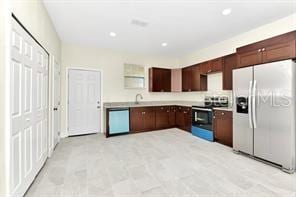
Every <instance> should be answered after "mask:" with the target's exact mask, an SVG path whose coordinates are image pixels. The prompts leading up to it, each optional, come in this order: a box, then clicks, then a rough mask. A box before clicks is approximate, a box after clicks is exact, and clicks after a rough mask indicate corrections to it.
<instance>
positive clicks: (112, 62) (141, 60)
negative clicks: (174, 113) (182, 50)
mask: <svg viewBox="0 0 296 197" xmlns="http://www.w3.org/2000/svg"><path fill="white" fill-rule="evenodd" d="M124 63H132V64H138V65H143V66H145V67H146V69H145V70H146V84H145V85H146V88H145V89H137V90H133V89H124V78H123V72H124V69H123V68H124ZM152 66H156V67H167V68H171V67H179V62H178V60H177V59H174V58H164V57H155V56H153V57H152V56H150V57H149V56H143V55H139V54H130V53H124V52H118V51H112V50H107V49H96V48H88V47H81V46H76V45H71V44H63V45H62V66H61V67H62V73H61V75H62V82H61V93H62V95H61V98H62V100H61V105H62V121H61V122H62V129H61V130H62V136H65V135H67V134H66V121H67V119H66V105H67V95H66V92H67V84H66V69H67V68H69V67H83V68H90V69H100V70H101V71H102V82H103V90H102V94H103V102H115V101H117V102H122V101H134V100H135V95H136V94H137V93H141V94H142V95H143V97H144V100H145V101H151V100H177V99H178V98H181V94H182V98H186V97H190V98H191V99H194V100H201V98H200V97H199V94H196V93H150V92H148V67H152Z"/></svg>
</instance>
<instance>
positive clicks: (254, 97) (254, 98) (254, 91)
mask: <svg viewBox="0 0 296 197" xmlns="http://www.w3.org/2000/svg"><path fill="white" fill-rule="evenodd" d="M256 91H257V81H256V80H254V84H253V92H252V117H253V124H254V129H256V128H257V117H256Z"/></svg>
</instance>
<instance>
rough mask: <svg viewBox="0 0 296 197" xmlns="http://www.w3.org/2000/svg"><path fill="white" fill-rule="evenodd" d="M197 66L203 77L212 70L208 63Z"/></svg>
mask: <svg viewBox="0 0 296 197" xmlns="http://www.w3.org/2000/svg"><path fill="white" fill-rule="evenodd" d="M198 65H199V67H200V73H201V74H203V75H206V74H208V73H210V72H211V70H212V68H211V64H210V61H207V62H203V63H200V64H198Z"/></svg>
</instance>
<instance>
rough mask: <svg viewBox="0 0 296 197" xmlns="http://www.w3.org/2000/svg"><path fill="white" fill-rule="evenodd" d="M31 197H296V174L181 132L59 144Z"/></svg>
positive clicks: (95, 137)
mask: <svg viewBox="0 0 296 197" xmlns="http://www.w3.org/2000/svg"><path fill="white" fill-rule="evenodd" d="M27 196H40V197H42V196H53V197H55V196H91V197H101V196H102V197H146V196H150V197H166V196H170V197H182V196H184V197H203V196H204V197H206V196H207V197H208V196H225V197H226V196H227V197H228V196H239V197H241V196H242V197H249V196H254V197H255V196H256V197H262V196H266V197H269V196H287V197H292V196H296V175H295V174H293V175H289V174H286V173H284V172H282V171H281V170H279V169H277V168H274V167H271V166H269V165H266V164H263V163H261V162H258V161H254V160H252V159H250V158H246V157H244V156H242V155H237V154H234V153H233V152H232V150H231V149H230V148H228V147H226V146H223V145H220V144H217V143H210V142H207V141H204V140H201V139H199V138H196V137H194V136H192V135H191V134H189V133H186V132H184V131H181V130H178V129H169V130H162V131H153V132H147V133H141V134H135V135H125V136H118V137H112V138H108V139H106V138H105V137H104V136H103V135H102V134H98V135H88V136H82V137H71V138H66V139H63V140H62V141H61V143H60V144H59V145H58V146H57V148H56V150H55V152H54V155H53V157H52V158H50V159H48V161H47V163H46V165H45V166H44V168H43V169H42V171H41V172H40V174H39V175H38V177H37V178H36V180H35V182H34V183H33V185H32V186H31V188H30V189H29V191H28V192H27Z"/></svg>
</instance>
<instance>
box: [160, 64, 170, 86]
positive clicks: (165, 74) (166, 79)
mask: <svg viewBox="0 0 296 197" xmlns="http://www.w3.org/2000/svg"><path fill="white" fill-rule="evenodd" d="M161 74H162V76H161V90H160V91H161V92H170V91H171V70H170V69H162V70H161Z"/></svg>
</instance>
